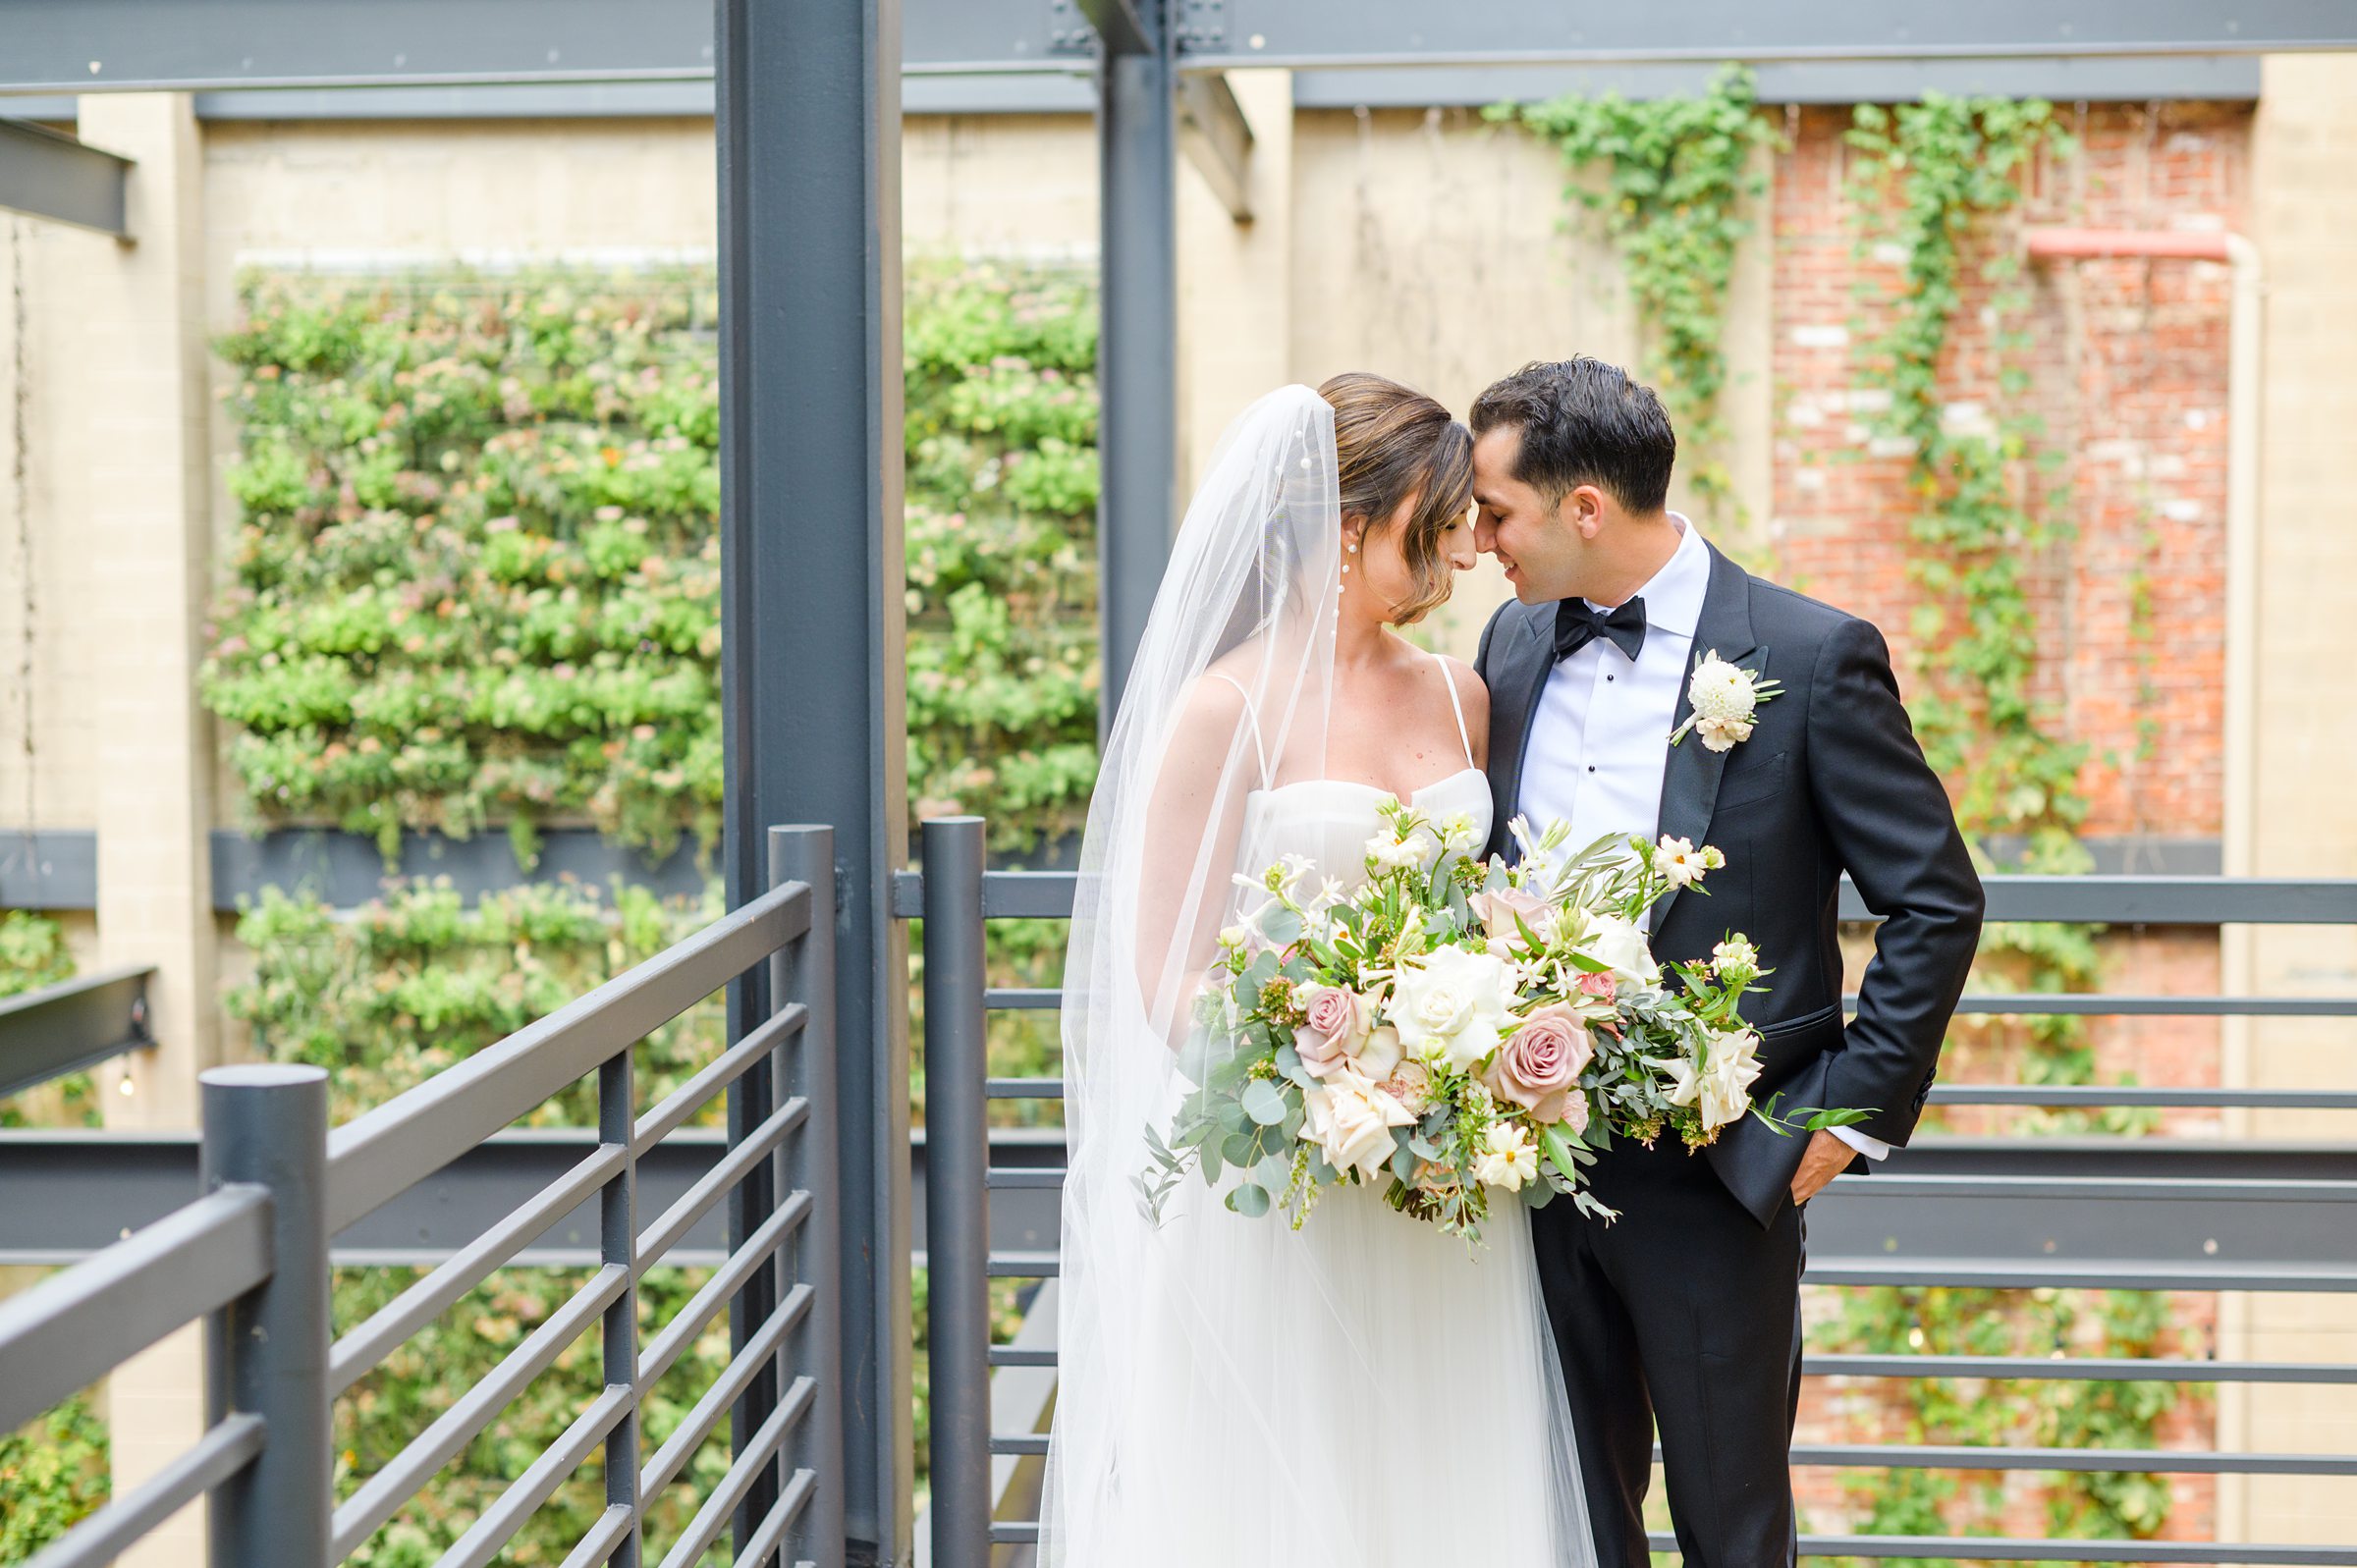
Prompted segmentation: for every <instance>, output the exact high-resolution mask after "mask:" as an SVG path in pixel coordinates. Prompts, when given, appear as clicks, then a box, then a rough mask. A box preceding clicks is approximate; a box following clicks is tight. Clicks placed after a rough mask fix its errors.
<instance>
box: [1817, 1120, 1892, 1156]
mask: <svg viewBox="0 0 2357 1568" xmlns="http://www.w3.org/2000/svg"><path fill="white" fill-rule="evenodd" d="M1826 1131H1828V1132H1830V1133H1832V1134H1833V1135H1834V1136H1835V1137H1836V1138H1838V1139H1840V1140H1841V1141H1842V1142H1843V1143H1845V1144H1847V1145H1849V1146H1850V1147H1851V1148H1852V1149H1855V1150H1856V1151H1857V1152H1858V1153H1860V1154H1862V1155H1864V1156H1865V1157H1866V1158H1867V1159H1869V1160H1888V1159H1890V1158H1891V1146H1890V1145H1889V1144H1887V1143H1885V1142H1883V1140H1882V1139H1880V1138H1870V1137H1868V1136H1867V1135H1866V1134H1864V1133H1862V1132H1860V1131H1858V1129H1857V1128H1855V1127H1828V1128H1827V1129H1826Z"/></svg>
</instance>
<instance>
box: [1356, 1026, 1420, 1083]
mask: <svg viewBox="0 0 2357 1568" xmlns="http://www.w3.org/2000/svg"><path fill="white" fill-rule="evenodd" d="M1406 1054H1407V1053H1406V1051H1405V1050H1403V1049H1402V1048H1401V1046H1400V1044H1399V1031H1398V1030H1397V1029H1394V1028H1393V1027H1392V1026H1391V1025H1390V1024H1385V1025H1384V1026H1383V1027H1381V1028H1379V1029H1377V1030H1376V1031H1375V1032H1374V1033H1373V1034H1371V1035H1369V1036H1367V1038H1366V1042H1365V1043H1364V1044H1363V1045H1361V1046H1360V1047H1359V1048H1358V1052H1357V1054H1355V1055H1354V1056H1352V1057H1351V1060H1352V1062H1353V1063H1354V1064H1355V1065H1356V1066H1357V1068H1358V1070H1359V1071H1360V1072H1363V1073H1365V1074H1366V1075H1367V1076H1368V1077H1369V1078H1373V1079H1376V1080H1378V1081H1380V1080H1382V1079H1385V1078H1389V1077H1390V1076H1391V1075H1392V1069H1393V1068H1395V1067H1397V1066H1398V1065H1399V1062H1400V1059H1401V1058H1402V1057H1404V1056H1405V1055H1406Z"/></svg>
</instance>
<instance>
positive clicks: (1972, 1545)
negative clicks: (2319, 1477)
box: [1649, 1533, 2357, 1568]
mask: <svg viewBox="0 0 2357 1568" xmlns="http://www.w3.org/2000/svg"><path fill="white" fill-rule="evenodd" d="M1649 1541H1650V1544H1651V1547H1652V1549H1653V1550H1655V1551H1675V1550H1676V1549H1677V1538H1676V1537H1674V1536H1672V1535H1669V1534H1667V1533H1664V1534H1662V1535H1657V1536H1653V1537H1651V1538H1649ZM1800 1555H1801V1556H1802V1557H1804V1558H1806V1557H1877V1558H1900V1559H1904V1558H1929V1557H1939V1558H1946V1559H1949V1560H1954V1559H1958V1558H1961V1559H1964V1560H1966V1561H1971V1562H2129V1563H2239V1564H2244V1565H2246V1568H2347V1565H2349V1564H2357V1546H2280V1545H2252V1544H2246V1543H2243V1542H2240V1541H2050V1540H2038V1539H2029V1538H2017V1539H2011V1540H2008V1539H2006V1538H2004V1537H1988V1536H1803V1537H1801V1538H1800Z"/></svg>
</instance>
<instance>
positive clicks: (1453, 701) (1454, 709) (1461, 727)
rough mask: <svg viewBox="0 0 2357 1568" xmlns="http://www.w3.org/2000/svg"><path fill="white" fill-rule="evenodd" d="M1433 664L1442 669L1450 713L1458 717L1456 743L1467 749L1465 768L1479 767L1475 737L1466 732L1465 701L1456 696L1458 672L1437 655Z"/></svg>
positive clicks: (1442, 682) (1434, 656)
mask: <svg viewBox="0 0 2357 1568" xmlns="http://www.w3.org/2000/svg"><path fill="white" fill-rule="evenodd" d="M1432 662H1433V663H1434V664H1437V665H1439V666H1440V667H1441V684H1442V685H1444V686H1447V687H1448V688H1449V711H1450V712H1451V713H1453V714H1455V715H1456V743H1457V744H1458V745H1460V746H1462V747H1464V748H1465V766H1466V767H1468V768H1471V767H1475V766H1478V765H1477V764H1476V763H1475V762H1474V761H1473V737H1472V736H1471V735H1470V734H1468V733H1466V732H1465V703H1464V699H1463V698H1461V697H1459V696H1458V695H1457V694H1456V672H1455V671H1453V670H1451V669H1450V668H1449V661H1448V660H1446V659H1444V658H1442V657H1441V656H1440V655H1439V654H1437V653H1436V654H1434V655H1433V656H1432Z"/></svg>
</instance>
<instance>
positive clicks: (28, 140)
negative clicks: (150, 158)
mask: <svg viewBox="0 0 2357 1568" xmlns="http://www.w3.org/2000/svg"><path fill="white" fill-rule="evenodd" d="M130 173H131V160H130V159H129V158H119V157H117V156H116V155H115V154H113V153H111V152H102V151H100V150H99V149H98V148H96V147H88V146H84V145H82V143H81V142H80V141H77V140H76V139H74V137H72V136H69V135H62V134H60V133H58V132H55V131H49V130H44V129H43V128H42V127H40V126H34V125H27V124H25V122H23V121H22V120H0V207H5V208H7V209H9V210H10V211H13V212H22V213H26V214H27V215H29V216H31V217H35V218H48V219H50V220H52V221H53V222H57V223H70V224H73V225H75V226H76V227H78V228H82V229H95V230H97V231H98V232H99V233H100V234H111V235H113V236H114V237H115V238H116V239H118V240H128V239H130V238H131V234H130V232H129V230H128V229H127V228H126V226H125V220H124V215H123V212H124V209H123V185H124V181H125V180H126V179H127V178H128V177H129V176H130Z"/></svg>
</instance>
